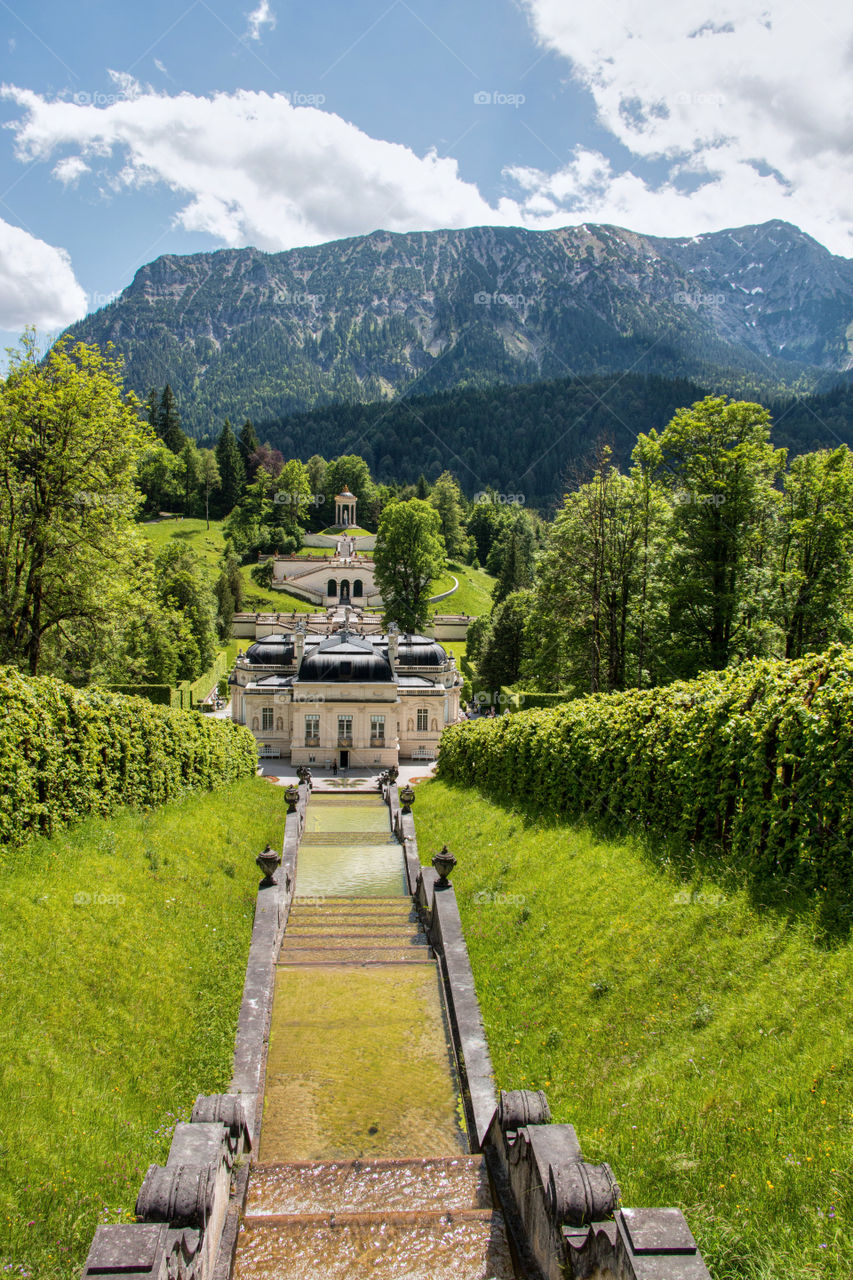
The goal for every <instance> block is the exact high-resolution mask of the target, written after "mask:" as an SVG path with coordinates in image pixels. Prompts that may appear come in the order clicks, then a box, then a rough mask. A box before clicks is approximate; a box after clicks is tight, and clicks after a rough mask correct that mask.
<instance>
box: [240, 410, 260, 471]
mask: <svg viewBox="0 0 853 1280" xmlns="http://www.w3.org/2000/svg"><path fill="white" fill-rule="evenodd" d="M237 443H238V444H239V446H240V457H241V458H242V459H243V466H244V467H245V468H246V476H247V478H248V479H249V480H254V478H255V471H256V470H257V465H256V463H255V462H254V461H253V459H254V456H255V454H256V453H257V452H258V449H259V448H260V446H261V442H260V440H259V439H258V433H257V431H256V430H255V428H254V426H253V425H252V423H251V422H250V421H249V419H248V418H247V419H246V421H245V422H244V423H243V425H242V427H241V428H240V430H239V432H238V435H237Z"/></svg>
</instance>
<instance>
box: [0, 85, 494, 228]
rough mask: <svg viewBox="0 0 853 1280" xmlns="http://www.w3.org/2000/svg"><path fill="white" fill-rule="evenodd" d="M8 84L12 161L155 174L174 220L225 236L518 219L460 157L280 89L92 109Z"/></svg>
mask: <svg viewBox="0 0 853 1280" xmlns="http://www.w3.org/2000/svg"><path fill="white" fill-rule="evenodd" d="M4 93H5V96H6V97H7V98H11V99H13V100H14V101H15V102H17V103H18V105H19V106H20V107H22V108H24V115H23V116H22V117H21V119H19V120H18V121H17V122H16V123H15V124H14V125H13V126H12V127H13V128H14V130H15V133H16V148H17V153H18V155H19V157H20V158H21V159H24V160H28V161H29V160H35V159H41V160H48V159H51V158H53V157H54V156H56V155H57V153H61V152H62V151H64V150H65V149H66V148H70V149H72V156H71V157H69V162H70V160H72V159H73V161H74V165H73V167H72V170H71V171H72V172H73V171H74V169H75V168H76V169H77V170H79V164H80V163H84V164H88V165H89V166H90V167H92V168H93V169H95V170H96V169H97V168H98V167H99V166H103V167H106V166H109V180H110V182H111V183H112V185H114V186H115V185H118V186H123V187H125V188H136V187H140V186H142V185H144V184H148V183H152V182H160V183H164V184H166V185H167V186H168V187H170V188H171V189H172V190H173V191H175V192H177V193H179V194H180V195H181V196H182V198H184V200H185V203H183V205H182V207H181V209H180V211H179V213H178V215H177V217H178V220H179V222H180V224H181V225H183V226H184V227H185V228H186V229H187V230H190V231H204V232H208V233H210V234H211V235H213V236H216V237H217V238H219V239H220V240H222V241H224V242H225V244H228V245H234V246H236V245H244V244H255V245H257V246H258V247H260V248H263V249H268V250H277V249H287V248H291V247H293V246H294V245H303V244H316V243H320V242H322V241H324V240H329V239H335V238H339V237H344V236H350V235H360V234H363V233H364V232H367V231H372V230H375V229H376V228H378V227H382V228H386V229H388V230H391V231H411V230H413V229H425V230H428V229H434V228H437V227H447V226H450V227H462V226H471V225H473V224H476V223H495V222H500V223H511V222H517V221H518V220H519V209H518V206H517V205H516V204H515V203H514V202H512V201H509V200H506V201H502V202H500V203H499V204H498V205H497V207H493V206H492V205H490V204H489V203H488V202H487V201H486V200H484V199H483V197H482V196H481V194H480V192H479V191H478V189H477V187H476V186H474V185H473V184H472V183H468V182H464V181H463V180H462V178H461V177H460V176H459V172H458V168H457V164H456V161H455V160H452V159H443V158H441V157H439V156H438V155H436V154H435V153H433V152H430V153H428V154H427V155H425V156H418V155H416V154H415V152H414V151H412V150H410V149H409V148H408V147H405V146H402V145H400V144H398V143H392V142H385V141H382V140H380V139H376V138H372V137H370V136H369V135H368V134H366V133H364V132H362V130H360V129H358V128H357V127H356V126H355V125H353V124H350V123H348V122H347V121H345V120H343V119H342V118H341V117H340V116H338V115H334V114H333V113H331V112H328V111H323V110H321V109H319V107H317V106H297V105H294V104H293V103H292V102H291V101H290V99H289V97H288V96H287V95H285V94H266V93H254V92H248V91H241V92H237V93H233V94H226V93H218V94H215V95H213V96H212V97H209V98H206V97H196V96H194V95H192V94H189V93H182V94H179V95H176V96H169V95H167V94H157V93H154V92H152V91H151V90H150V89H147V88H146V89H145V90H141V91H139V92H133V93H127V94H126V95H124V94H123V95H122V96H121V98H120V99H118V100H117V101H114V102H111V103H109V104H108V105H107V106H98V105H95V104H90V103H82V104H81V103H78V102H73V101H68V100H55V101H48V100H47V99H45V98H44V97H41V96H40V95H39V94H36V93H33V92H32V91H31V90H27V89H16V88H6V89H5V90H4ZM116 160H118V162H119V165H118V167H116ZM58 163H59V166H60V174H59V176H62V175H63V173H64V170H62V168H61V166H62V164H63V160H62V159H60V160H59V162H58ZM66 163H68V162H66ZM55 171H56V170H55Z"/></svg>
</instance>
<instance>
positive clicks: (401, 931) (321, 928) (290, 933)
mask: <svg viewBox="0 0 853 1280" xmlns="http://www.w3.org/2000/svg"><path fill="white" fill-rule="evenodd" d="M322 934H327V935H328V936H329V937H337V938H369V937H373V938H375V937H382V938H390V939H393V940H394V941H395V942H399V943H401V944H402V943H404V942H417V940H418V938H422V937H423V936H424V935H423V933H422V932H421V930H420V928H419V927H418V926H417V925H412V924H389V925H387V926H382V925H375V924H338V925H328V924H288V926H287V932H286V933H285V935H284V936H285V939H287V938H318V937H320V936H321V935H322Z"/></svg>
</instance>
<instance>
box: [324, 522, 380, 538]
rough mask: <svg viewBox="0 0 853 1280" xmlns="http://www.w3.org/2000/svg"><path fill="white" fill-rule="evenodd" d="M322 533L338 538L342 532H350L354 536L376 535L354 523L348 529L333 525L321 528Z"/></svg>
mask: <svg viewBox="0 0 853 1280" xmlns="http://www.w3.org/2000/svg"><path fill="white" fill-rule="evenodd" d="M320 533H321V534H324V535H325V537H327V538H338V537H340V535H341V534H342V533H348V534H349V535H350V536H351V537H354V538H372V537H373V536H374V535H373V534H372V533H371V532H370V530H369V529H362V527H361V525H357V524H354V525H352V526H351V527H350V528H347V529H343V528H339V527H337V526H335V525H331V526H330V527H329V528H328V529H321V530H320Z"/></svg>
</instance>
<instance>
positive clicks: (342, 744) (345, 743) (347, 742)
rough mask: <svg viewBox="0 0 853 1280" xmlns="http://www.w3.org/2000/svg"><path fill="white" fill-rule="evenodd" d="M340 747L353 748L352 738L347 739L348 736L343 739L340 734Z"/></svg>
mask: <svg viewBox="0 0 853 1280" xmlns="http://www.w3.org/2000/svg"><path fill="white" fill-rule="evenodd" d="M338 746H339V747H351V746H352V738H351V737H346V736H344V737H341V736H340V734H339V735H338Z"/></svg>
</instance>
